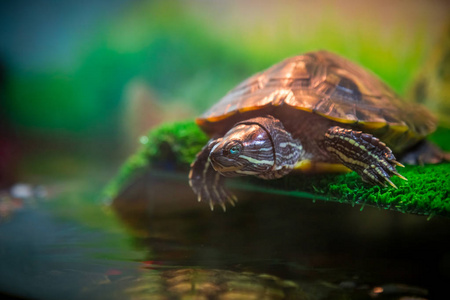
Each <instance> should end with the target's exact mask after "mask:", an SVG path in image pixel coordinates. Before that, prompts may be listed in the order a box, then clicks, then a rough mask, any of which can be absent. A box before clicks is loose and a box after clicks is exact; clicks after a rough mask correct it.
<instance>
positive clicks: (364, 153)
mask: <svg viewBox="0 0 450 300" xmlns="http://www.w3.org/2000/svg"><path fill="white" fill-rule="evenodd" d="M325 147H326V149H327V151H328V152H329V153H331V154H332V155H334V156H335V157H337V159H338V160H339V161H340V162H341V163H342V164H343V165H345V166H346V167H348V168H349V169H351V170H353V171H355V172H357V173H358V174H359V175H360V176H361V178H362V179H363V180H364V181H366V182H369V183H372V184H376V185H382V186H386V182H387V183H389V184H390V185H391V186H393V187H395V188H397V187H396V186H395V184H394V183H392V181H391V180H390V177H391V176H393V175H396V176H398V177H400V178H402V179H404V180H406V178H405V177H403V176H402V175H400V174H399V173H398V172H397V170H396V169H395V167H396V166H402V167H403V165H402V164H401V163H399V162H398V161H397V160H396V158H395V156H394V154H393V153H392V151H391V149H389V147H387V146H386V144H384V143H383V142H381V141H380V140H379V139H377V138H376V137H374V136H373V135H371V134H367V133H363V132H361V131H354V130H351V129H344V128H341V127H338V126H335V127H332V128H330V129H328V131H327V133H326V134H325Z"/></svg>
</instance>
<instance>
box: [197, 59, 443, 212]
mask: <svg viewBox="0 0 450 300" xmlns="http://www.w3.org/2000/svg"><path fill="white" fill-rule="evenodd" d="M196 122H197V124H198V125H199V126H200V127H201V128H202V129H203V130H204V131H205V132H206V133H207V134H208V135H210V136H211V137H212V138H211V140H210V141H209V142H208V144H207V145H206V146H205V147H204V148H203V149H202V151H201V152H200V153H198V155H197V158H196V160H195V161H194V162H193V163H192V165H191V172H190V174H189V183H190V185H191V187H192V189H193V190H194V192H195V193H196V194H197V196H198V200H199V201H201V200H203V201H208V202H209V203H210V206H211V209H212V208H213V207H214V204H220V205H221V206H222V207H223V208H224V209H225V202H230V203H231V204H234V202H235V201H236V197H234V196H233V195H232V194H231V193H229V192H228V191H227V190H226V189H225V188H224V178H225V177H233V176H244V175H253V176H257V177H259V178H263V179H275V178H280V177H283V176H285V175H286V174H288V173H289V172H291V171H292V170H293V169H300V170H309V171H319V172H322V171H323V172H328V171H335V170H336V169H341V170H344V168H345V169H347V170H348V169H350V170H353V171H356V172H357V173H358V174H359V175H360V176H361V177H362V179H363V180H364V181H366V182H369V183H371V184H378V185H383V186H384V185H385V184H386V183H388V184H390V185H391V186H393V187H395V185H394V184H393V183H392V181H391V180H390V177H391V176H393V175H396V176H398V177H400V178H402V179H406V178H404V177H403V176H402V175H400V174H399V173H398V172H397V170H396V168H395V167H396V166H402V164H401V163H399V162H398V161H397V159H396V158H395V156H394V154H393V153H395V154H396V155H402V156H403V157H405V158H406V159H407V162H408V163H437V162H440V161H442V160H443V159H448V154H445V153H443V152H442V151H441V150H439V149H438V148H437V147H436V146H434V145H432V144H431V143H429V142H427V141H425V140H423V139H424V138H425V137H426V136H427V135H428V134H430V133H431V132H433V131H434V130H435V128H436V118H435V117H434V116H433V115H432V114H431V113H430V112H429V111H428V110H426V109H425V108H423V107H421V106H419V105H415V104H406V103H404V102H402V101H401V100H400V98H399V97H398V96H397V95H396V94H395V93H394V92H393V91H392V90H391V89H390V88H389V87H388V86H386V85H385V84H384V83H383V82H382V81H381V80H379V79H378V78H377V77H376V76H374V75H373V74H371V73H369V72H368V71H366V70H364V69H363V68H361V67H359V66H357V65H356V64H354V63H352V62H350V61H348V60H346V59H344V58H342V57H340V56H338V55H336V54H333V53H329V52H326V51H318V52H310V53H306V54H303V55H299V56H295V57H292V58H288V59H286V60H284V61H282V62H281V63H278V64H276V65H274V66H272V67H270V68H269V69H267V70H265V71H263V72H261V73H257V74H255V75H253V76H252V77H250V78H248V79H247V80H245V81H244V82H242V83H241V84H239V85H238V86H237V87H236V88H234V89H233V90H231V91H230V92H229V93H228V94H227V95H225V97H224V98H222V99H221V100H220V101H219V102H218V103H217V104H216V105H214V106H213V107H212V108H211V109H209V110H208V111H207V112H205V113H204V114H203V115H202V116H201V117H199V118H198V119H197V120H196ZM344 166H345V167H344Z"/></svg>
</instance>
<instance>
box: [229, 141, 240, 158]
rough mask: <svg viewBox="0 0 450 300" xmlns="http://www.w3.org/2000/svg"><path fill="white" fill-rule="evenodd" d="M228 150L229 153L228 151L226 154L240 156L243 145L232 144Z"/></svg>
mask: <svg viewBox="0 0 450 300" xmlns="http://www.w3.org/2000/svg"><path fill="white" fill-rule="evenodd" d="M227 148H228V149H227V150H228V151H226V152H228V153H229V154H230V155H232V156H235V155H238V154H239V153H241V150H242V145H241V144H238V143H232V144H231V145H229V146H228V147H227Z"/></svg>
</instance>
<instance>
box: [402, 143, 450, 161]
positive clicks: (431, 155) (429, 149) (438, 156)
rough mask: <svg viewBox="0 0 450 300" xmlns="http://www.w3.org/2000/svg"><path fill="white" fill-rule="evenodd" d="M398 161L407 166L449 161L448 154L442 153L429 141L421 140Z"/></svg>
mask: <svg viewBox="0 0 450 300" xmlns="http://www.w3.org/2000/svg"><path fill="white" fill-rule="evenodd" d="M400 161H401V162H402V163H404V164H408V165H424V164H438V163H440V162H444V161H450V153H448V152H444V151H442V150H441V149H440V148H439V147H438V146H436V145H435V144H433V143H432V142H430V141H427V140H423V141H421V142H420V143H418V144H417V145H415V146H414V147H412V148H411V149H409V150H408V151H406V152H405V154H403V155H402V156H401V157H400Z"/></svg>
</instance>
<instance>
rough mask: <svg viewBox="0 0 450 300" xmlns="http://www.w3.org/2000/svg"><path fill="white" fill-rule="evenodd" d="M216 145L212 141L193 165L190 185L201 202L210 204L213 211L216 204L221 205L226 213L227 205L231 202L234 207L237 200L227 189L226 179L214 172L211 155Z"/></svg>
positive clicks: (199, 154)
mask: <svg viewBox="0 0 450 300" xmlns="http://www.w3.org/2000/svg"><path fill="white" fill-rule="evenodd" d="M214 145H215V142H214V141H213V140H212V141H210V142H209V143H208V144H207V145H206V146H205V147H203V149H202V151H200V152H199V153H198V154H197V157H196V159H195V161H194V162H193V163H192V164H191V171H190V172H189V185H190V186H191V188H192V190H193V191H194V193H195V194H196V195H197V199H198V201H199V202H200V201H205V202H207V203H209V206H210V207H211V210H214V205H215V204H219V205H220V206H221V207H222V209H223V210H224V211H226V206H225V203H226V202H229V203H230V204H231V205H233V206H234V204H235V202H237V198H236V196H234V195H233V194H231V193H230V192H229V191H227V190H226V189H225V187H224V181H225V177H223V176H222V175H220V174H219V173H218V172H217V171H216V170H214V168H213V167H212V165H211V161H210V160H209V153H210V150H211V148H212V147H213V146H214Z"/></svg>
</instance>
